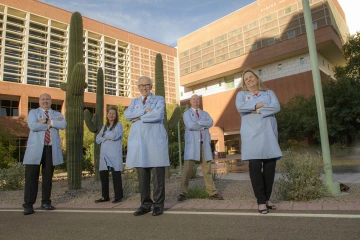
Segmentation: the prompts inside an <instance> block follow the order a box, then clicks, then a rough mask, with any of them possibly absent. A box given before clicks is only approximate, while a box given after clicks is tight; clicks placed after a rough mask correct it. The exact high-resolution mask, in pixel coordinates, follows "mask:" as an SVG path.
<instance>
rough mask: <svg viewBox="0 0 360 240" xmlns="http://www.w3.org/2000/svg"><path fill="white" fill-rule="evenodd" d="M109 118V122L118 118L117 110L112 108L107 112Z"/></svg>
mask: <svg viewBox="0 0 360 240" xmlns="http://www.w3.org/2000/svg"><path fill="white" fill-rule="evenodd" d="M106 116H107V118H108V119H109V122H114V121H115V118H116V112H115V110H113V109H111V110H110V111H109V112H108V113H107V115H106Z"/></svg>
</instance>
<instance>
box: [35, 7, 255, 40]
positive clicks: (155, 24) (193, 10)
mask: <svg viewBox="0 0 360 240" xmlns="http://www.w3.org/2000/svg"><path fill="white" fill-rule="evenodd" d="M39 1H41V2H44V3H47V4H50V5H53V6H57V7H59V8H62V9H65V10H68V11H70V12H75V11H78V12H80V13H81V14H82V15H83V16H85V17H88V18H91V19H94V20H97V21H99V22H103V23H106V24H109V25H112V26H115V27H117V28H121V29H123V30H126V31H129V32H132V33H135V34H138V35H140V36H143V37H146V38H149V39H152V40H155V41H158V42H161V43H164V44H167V45H170V46H173V47H175V46H176V45H177V43H176V41H177V39H178V38H181V37H183V36H185V35H187V34H189V33H191V32H193V31H195V30H197V29H199V28H201V27H203V26H205V25H207V24H209V23H211V22H213V21H215V20H217V19H219V18H221V17H224V16H226V15H227V14H229V13H232V12H234V11H236V10H237V9H239V8H242V7H244V6H246V5H248V4H250V3H252V2H254V0H39Z"/></svg>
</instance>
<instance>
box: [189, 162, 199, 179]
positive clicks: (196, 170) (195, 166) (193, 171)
mask: <svg viewBox="0 0 360 240" xmlns="http://www.w3.org/2000/svg"><path fill="white" fill-rule="evenodd" d="M198 168H199V164H197V163H195V164H194V167H193V169H192V171H191V175H190V179H193V178H196V176H198V175H199V170H198Z"/></svg>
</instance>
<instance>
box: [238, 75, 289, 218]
mask: <svg viewBox="0 0 360 240" xmlns="http://www.w3.org/2000/svg"><path fill="white" fill-rule="evenodd" d="M235 104H236V108H237V110H238V111H239V113H240V115H241V129H240V135H241V158H242V160H243V161H249V173H250V179H251V184H252V187H253V190H254V194H255V197H256V199H257V204H258V210H259V213H261V214H267V213H268V209H273V210H275V209H276V207H275V205H273V204H272V203H271V202H270V196H271V192H272V187H273V183H274V177H275V167H276V161H277V160H279V159H280V158H281V157H282V153H281V150H280V147H279V144H278V131H277V123H276V119H275V115H274V114H275V113H277V112H279V111H280V104H279V101H278V99H277V98H276V96H275V93H274V92H273V91H271V90H267V89H266V88H265V87H264V86H263V84H262V82H261V79H260V77H259V76H258V75H257V74H256V72H255V71H253V70H251V69H247V70H245V71H244V73H243V77H242V91H240V92H239V93H238V94H237V96H236V102H235Z"/></svg>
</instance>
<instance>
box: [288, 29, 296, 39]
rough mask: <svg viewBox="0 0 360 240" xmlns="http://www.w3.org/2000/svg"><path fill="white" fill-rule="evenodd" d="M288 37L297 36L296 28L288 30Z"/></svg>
mask: <svg viewBox="0 0 360 240" xmlns="http://www.w3.org/2000/svg"><path fill="white" fill-rule="evenodd" d="M287 37H288V38H293V37H295V30H291V31H288V32H287Z"/></svg>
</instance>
